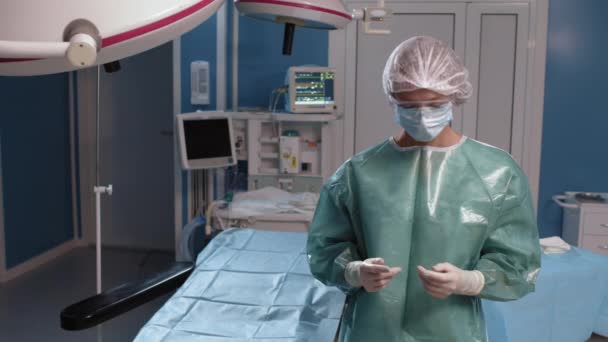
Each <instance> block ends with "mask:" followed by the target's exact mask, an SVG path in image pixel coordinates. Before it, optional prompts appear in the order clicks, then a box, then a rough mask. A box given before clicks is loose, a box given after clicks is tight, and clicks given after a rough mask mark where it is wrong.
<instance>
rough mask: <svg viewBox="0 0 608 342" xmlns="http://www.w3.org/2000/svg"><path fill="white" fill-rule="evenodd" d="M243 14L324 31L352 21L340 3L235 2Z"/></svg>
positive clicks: (307, 0)
mask: <svg viewBox="0 0 608 342" xmlns="http://www.w3.org/2000/svg"><path fill="white" fill-rule="evenodd" d="M234 3H235V5H236V8H237V9H238V11H239V12H240V13H242V14H243V15H246V16H249V17H253V18H256V19H260V20H265V21H272V22H277V23H281V24H287V23H288V24H295V25H297V26H302V27H310V28H316V29H324V30H336V29H342V28H344V27H346V25H348V23H350V22H351V21H352V19H353V18H352V15H351V14H350V13H349V12H347V11H346V9H345V8H344V5H343V4H342V2H341V1H340V0H235V1H234Z"/></svg>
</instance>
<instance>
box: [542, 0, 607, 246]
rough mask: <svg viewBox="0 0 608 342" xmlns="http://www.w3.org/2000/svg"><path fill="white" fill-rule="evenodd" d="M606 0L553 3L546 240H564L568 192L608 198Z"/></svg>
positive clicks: (547, 89) (544, 161) (544, 164)
mask: <svg viewBox="0 0 608 342" xmlns="http://www.w3.org/2000/svg"><path fill="white" fill-rule="evenodd" d="M607 11H608V2H606V1H603V0H587V1H582V2H581V1H570V0H551V3H550V6H549V27H548V36H547V38H548V41H547V70H546V81H545V107H544V108H545V109H544V117H543V122H544V123H543V142H542V160H541V177H540V191H539V206H538V207H539V210H538V223H539V227H540V234H541V236H551V235H561V231H562V229H561V227H562V210H561V209H560V208H559V207H558V206H557V205H556V204H554V203H553V202H552V201H551V197H552V196H553V195H555V194H559V193H563V192H564V191H594V192H608V176H607V172H606V170H608V158H606V152H605V149H604V146H605V144H606V143H605V142H606V127H608V113H607V112H606V108H605V107H606V106H605V105H604V102H603V99H604V97H605V96H606V91H607V90H608V86H606V85H605V84H604V83H603V82H602V81H603V80H606V79H608V69H607V68H606V67H605V64H606V58H605V56H606V54H607V53H608V47H606V45H605V44H603V42H604V41H605V40H606V38H605V36H606V34H605V33H606V32H608V21H607V20H606V17H605V13H606V12H607Z"/></svg>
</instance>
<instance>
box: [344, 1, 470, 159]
mask: <svg viewBox="0 0 608 342" xmlns="http://www.w3.org/2000/svg"><path fill="white" fill-rule="evenodd" d="M358 5H359V4H358ZM370 5H373V4H372V3H370ZM359 7H363V5H359ZM390 8H391V9H392V10H393V11H394V15H393V16H392V17H391V18H389V19H388V20H387V26H388V27H389V28H390V30H391V31H392V33H391V34H390V35H385V36H383V35H369V34H366V33H365V32H364V31H363V25H362V24H361V23H358V24H357V25H358V27H357V32H356V39H353V40H352V41H347V45H349V44H355V42H356V50H355V51H356V56H357V57H356V67H355V69H356V81H355V82H356V90H355V94H356V96H355V99H356V100H355V108H354V110H355V118H354V119H355V120H354V121H355V122H354V124H355V125H354V126H355V127H354V132H355V137H354V152H355V153H357V152H359V151H361V150H363V149H365V148H367V147H369V146H371V145H373V144H376V143H378V142H379V141H382V140H383V139H386V138H387V137H389V136H390V135H391V134H395V133H397V132H399V131H400V129H399V126H398V125H397V124H395V123H394V115H393V109H392V108H391V107H390V105H389V104H388V102H387V99H386V96H385V95H384V92H383V90H382V73H383V70H384V65H385V64H386V60H387V58H388V56H389V55H390V54H391V52H392V51H393V50H394V48H395V47H397V45H399V44H400V43H401V42H403V41H405V40H406V39H408V38H411V37H413V36H418V35H429V36H433V37H436V38H438V39H441V40H443V41H445V42H446V43H447V44H449V45H451V46H452V47H453V48H454V49H455V50H456V52H457V53H458V54H459V55H460V56H461V57H463V56H464V51H465V28H466V25H465V15H466V4H464V3H428V4H420V3H419V4H397V3H393V4H391V6H390ZM352 50H353V49H352V45H351V47H350V49H349V47H348V46H347V51H352ZM454 116H455V120H454V123H453V125H454V127H455V128H456V129H458V130H461V126H462V125H461V122H462V108H458V109H457V110H455V112H454ZM347 148H348V147H347Z"/></svg>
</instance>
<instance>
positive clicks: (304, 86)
mask: <svg viewBox="0 0 608 342" xmlns="http://www.w3.org/2000/svg"><path fill="white" fill-rule="evenodd" d="M333 80H334V74H333V73H331V72H327V73H321V72H301V73H298V74H297V82H296V103H298V104H325V103H328V102H332V101H333ZM328 88H330V89H328ZM328 90H329V93H328Z"/></svg>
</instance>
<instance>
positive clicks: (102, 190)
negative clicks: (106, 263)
mask: <svg viewBox="0 0 608 342" xmlns="http://www.w3.org/2000/svg"><path fill="white" fill-rule="evenodd" d="M100 93H101V66H100V65H98V66H97V105H96V109H95V117H96V121H97V123H96V126H97V127H96V133H95V148H96V151H95V157H96V160H95V180H96V182H95V184H97V185H96V186H94V187H93V191H94V192H95V236H96V237H95V242H96V243H95V263H96V266H95V270H96V280H97V294H100V293H101V194H108V196H111V195H112V184H110V185H108V186H100V185H99V184H100V182H99V173H100V172H99V165H100V163H99V160H100V158H101V153H100V151H101V124H100V123H101V113H100V107H101V103H100V102H101V96H100ZM97 340H98V341H101V340H102V336H101V325H100V326H99V327H98V329H97Z"/></svg>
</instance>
